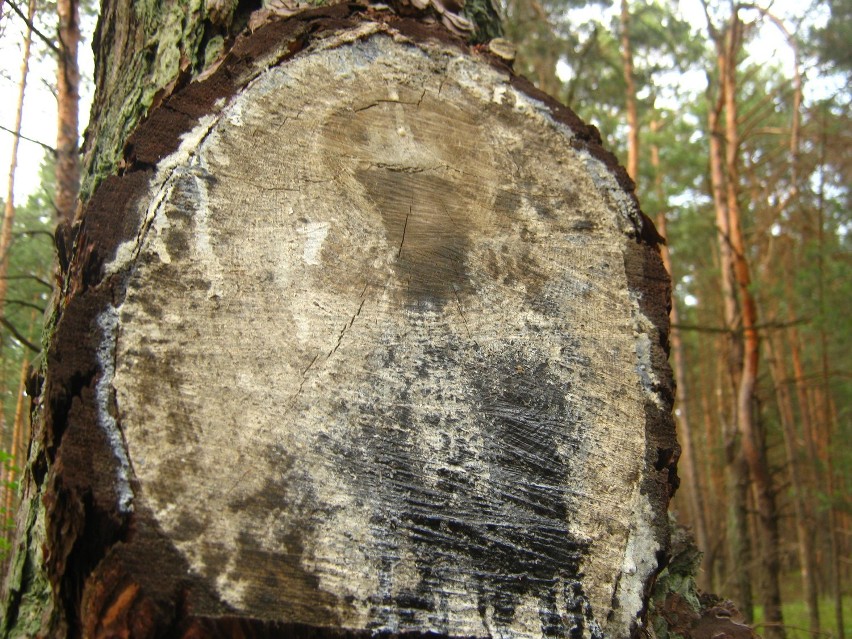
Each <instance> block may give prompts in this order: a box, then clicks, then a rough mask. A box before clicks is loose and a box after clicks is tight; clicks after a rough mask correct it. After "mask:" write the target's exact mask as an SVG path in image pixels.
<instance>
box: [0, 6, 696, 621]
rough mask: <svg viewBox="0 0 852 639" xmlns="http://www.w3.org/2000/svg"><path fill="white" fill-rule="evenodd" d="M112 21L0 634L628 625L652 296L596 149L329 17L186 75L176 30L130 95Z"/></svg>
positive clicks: (663, 382)
mask: <svg viewBox="0 0 852 639" xmlns="http://www.w3.org/2000/svg"><path fill="white" fill-rule="evenodd" d="M135 5H136V8H135V9H134V8H133V5H130V3H126V4H118V3H115V4H113V3H108V4H107V6H105V7H104V12H103V14H102V20H103V21H105V22H102V24H101V27H100V29H99V36H98V42H99V47H100V50H99V56H100V57H99V59H100V61H101V62H103V61H104V60H107V61H109V62H111V63H112V64H111V65H108V66H107V67H104V66H101V67H100V73H101V75H100V76H99V86H98V90H97V94H96V99H95V105H96V107H95V109H96V111H95V115H94V116H93V118H92V120H93V122H95V124H94V127H95V129H94V132H90V134H89V138H88V153H87V158H88V160H87V166H88V167H89V169H88V175H87V176H86V181H87V182H86V183H87V192H88V193H91V196H90V197H89V198H88V201H87V202H86V205H85V209H84V211H83V213H82V216H81V221H80V224H79V226H78V227H76V233H75V235H74V236H73V243H72V244H70V246H71V247H72V250H71V252H70V255H71V259H70V263H69V264H68V265H67V268H66V270H65V272H64V274H63V282H64V286H63V290H62V291H60V293H59V295H58V301H57V306H56V308H55V310H54V315H53V317H54V324H53V325H52V326H51V331H52V332H51V334H52V338H51V340H50V346H49V349H48V353H47V364H46V369H45V380H44V383H43V385H42V387H41V389H40V395H39V397H38V399H37V402H36V404H35V406H36V412H35V415H36V423H35V433H34V436H33V444H32V450H33V453H32V457H31V459H30V464H29V466H28V469H27V473H26V475H25V477H24V504H23V508H22V514H21V518H20V520H19V537H18V539H19V548H18V554H17V557H16V559H15V560H14V561H13V564H12V569H11V575H10V580H9V582H8V587H7V590H8V592H7V596H6V609H5V614H4V620H3V622H4V629H5V630H6V631H9V632H11V633H12V634H15V633H16V632H21V631H24V630H26V631H27V632H28V631H30V630H31V629H33V630H35V632H37V633H39V634H43V635H46V636H66V635H74V636H77V635H82V636H85V637H107V636H124V635H126V634H130V632H131V629H132V633H133V636H140V637H143V636H144V637H147V636H151V637H153V636H161V635H162V634H164V633H169V635H170V636H180V637H196V636H220V635H225V636H232V635H235V634H238V633H243V634H246V635H251V636H257V635H260V636H291V635H302V634H308V633H310V634H311V636H317V637H325V636H329V637H330V636H334V637H367V636H370V635H371V634H372V633H375V632H383V633H389V634H397V633H403V632H410V633H415V634H416V633H421V634H425V633H435V634H436V635H437V636H445V637H463V636H464V637H467V636H473V637H486V636H497V635H501V636H512V637H543V636H554V635H557V636H562V635H571V636H585V637H629V636H636V635H637V634H638V633H640V632H641V631H642V628H643V627H644V625H645V621H646V620H645V615H646V606H647V598H648V593H649V591H650V588H651V586H652V584H653V580H654V578H655V576H656V574H657V573H658V572H659V571H660V570H661V569H662V567H663V565H664V562H665V561H666V558H667V554H668V552H669V537H668V519H667V515H666V507H667V504H668V501H669V498H670V496H671V494H672V492H673V490H674V487H675V486H676V484H677V477H676V473H675V464H676V460H677V457H678V454H679V450H678V447H677V443H676V441H675V438H674V427H673V423H672V420H671V414H670V411H671V404H672V401H673V397H672V393H673V388H672V382H671V374H670V371H669V369H668V365H667V363H666V347H667V331H668V324H667V305H668V295H669V280H668V277H667V275H666V273H665V270H664V268H663V265H662V262H661V259H660V255H659V251H658V249H657V242H658V240H659V236H658V235H657V234H656V231H655V230H654V227H653V224H651V222H650V221H649V220H648V219H647V218H646V217H644V216H643V215H642V213H641V212H640V211H639V209H638V206H637V203H636V201H635V198H634V197H633V195H632V192H631V186H630V184H631V183H630V180H629V178H628V177H627V176H626V174H625V173H624V171H623V169H621V168H620V167H618V165H617V163H616V162H615V161H614V158H613V157H612V156H611V155H610V154H608V153H606V152H605V151H603V150H602V149H601V148H600V146H599V143H600V140H599V138H597V136H596V132H595V130H594V129H593V128H591V127H586V126H585V125H584V124H583V123H582V122H580V121H579V120H578V119H577V117H576V116H575V115H574V114H573V113H572V112H570V111H569V110H568V109H566V108H564V107H562V106H560V105H558V104H557V103H555V102H554V101H552V100H550V99H549V98H547V97H546V96H544V95H543V94H541V93H539V92H537V91H536V90H535V89H534V88H532V86H531V85H530V84H528V83H526V82H525V81H523V80H521V79H519V78H517V77H515V76H513V75H512V74H511V73H510V72H509V70H508V69H507V68H506V67H505V65H504V63H503V62H502V61H501V60H500V59H498V58H495V57H492V56H490V55H489V54H488V49H487V47H479V48H478V49H475V48H471V47H470V46H469V45H468V44H466V43H465V42H464V41H463V40H461V39H459V38H457V37H456V36H454V35H453V34H452V33H450V32H449V31H447V30H446V29H445V28H444V27H442V26H440V25H436V24H427V23H424V22H421V21H418V20H416V19H413V18H410V17H400V16H397V15H395V14H394V13H392V12H389V11H387V10H380V9H367V8H365V7H359V6H356V5H349V4H340V5H335V6H331V7H322V8H319V9H312V10H309V11H304V12H300V13H298V14H297V15H295V16H291V17H289V18H286V19H285V18H279V17H276V16H269V15H268V14H267V15H266V17H265V18H263V16H261V18H257V15H256V14H255V15H254V16H253V18H254V19H252V20H251V24H252V29H253V30H252V32H251V33H249V32H245V33H243V34H242V35H240V36H239V37H238V38H236V40H235V41H234V42H233V44H232V45H227V46H228V47H229V48H228V49H227V51H226V50H225V49H221V50H219V51H218V53H217V52H216V51H215V50H214V51H213V52H212V53H211V51H209V50H208V51H201V50H200V48H199V47H198V46H196V45H197V44H198V43H197V42H196V43H195V44H194V45H192V47H189V48H187V45H186V42H187V41H188V40H191V38H192V37H194V36H192V34H196V35H197V31H198V29H197V28H196V27H197V26H198V25H194V24H193V19H192V17H189V18H187V20H185V21H180V24H179V25H178V26H177V27H176V28H178V29H179V30H181V31H180V33H181V36H180V37H179V38H177V40H176V42H177V43H178V46H179V47H184V49H183V51H184V54H185V55H188V54H187V52H188V51H190V50H191V51H194V54H195V55H196V56H198V57H196V58H195V59H194V60H195V61H193V59H191V58H190V59H187V60H186V61H185V63H180V64H179V65H178V66H177V67H176V69H177V71H176V75H175V76H168V74H166V81H165V84H164V85H163V86H161V87H160V88H159V89H158V90H156V91H150V87H141V88H140V87H138V86H137V87H136V88H135V90H134V89H133V88H132V87H131V85H129V84H127V82H129V81H130V79H131V78H132V77H136V78H139V77H152V76H150V75H148V76H140V75H138V70H137V71H133V69H129V70H128V68H127V66H130V67H132V63H142V62H143V61H140V60H139V57H138V56H135V55H134V53H138V52H134V50H133V49H132V46H131V43H133V42H146V41H147V42H148V44H149V45H150V41H149V40H146V39H145V38H139V39H138V40H137V39H135V38H130V37H128V34H127V33H124V32H122V31H121V29H120V28H119V27H121V25H125V26H126V25H130V27H129V28H138V29H145V28H151V25H150V24H147V23H145V22H144V21H143V22H131V21H123V20H122V16H124V17H126V16H127V15H128V13H127V12H130V11H134V10H142V8H140V7H139V6H138V3H135ZM240 15H241V14H240V7H239V6H238V7H237V10H236V14H235V16H236V17H234V18H233V19H234V20H235V21H236V22H235V24H238V23H239V22H240V20H243V23H245V20H246V19H248V18H249V17H248V16H247V15H242V17H240ZM149 17H150V16H149ZM172 17H173V16H172ZM161 18H162V19H163V20H165V23H166V24H165V25H163V24H161V25H160V28H161V29H166V27H167V26H168V24H170V23H169V22H168V21H169V20H170V18H169V13H168V12H165V13H164V14H163V16H161ZM444 18H445V19H449V18H447V17H446V15H445V16H444ZM146 24H147V26H145V25H146ZM175 24H177V23H175ZM172 26H175V25H172ZM206 28H207V29H208V30H207V36H205V39H206V41H207V42H208V46H212V45H209V42H211V40H210V39H209V35H210V30H214V29H215V25H213V24H212V23H211V24H208V25H207V27H206ZM200 32H201V33H204V32H205V28H201V29H200ZM187 33H189V34H190V35H187ZM159 37H160V38H161V39H160V43H161V45H162V46H163V48H164V50H165V49H168V48H169V47H171V46H172V45H174V44H175V41H174V40H169V44H168V45H165V44H163V43H164V42H166V40H168V37H167V35H166V34H165V33H160V34H159ZM220 44H221V43H220ZM222 46H226V45H222ZM124 47H126V48H124ZM177 59H178V60H180V59H182V56H180V55H179V56H178V57H177ZM145 60H147V62H149V63H150V62H152V61H155V60H156V59H155V58H146V59H145ZM199 60H204V63H202V62H200V61H199ZM122 61H126V62H127V63H128V65H127V66H125V65H123V64H121V63H122ZM211 61H212V64H207V63H210V62H211ZM205 65H206V66H205ZM105 68H106V69H111V71H110V72H111V73H113V77H112V81H113V82H117V83H118V84H107V85H104V84H103V83H105V82H107V79H108V78H107V75H104V73H106V72H105V71H104V69H105ZM181 69H182V70H181ZM202 70H203V72H202ZM134 74H135V75H134ZM157 77H160V78H161V80H162V76H157ZM140 94H141V95H150V96H151V105H150V109H149V112H148V113H147V115H146V116H145V117H144V119H143V118H142V115H141V111H140V110H139V109H138V107H137V106H136V105H134V104H133V99H134V96H137V98H138V96H139V95H140ZM128 122H139V124H137V125H135V127H134V131H133V133H132V135H130V136H129V137H128V138H126V139H123V137H122V136H123V134H122V131H126V130H127V123H128ZM110 140H113V141H116V142H117V143H118V144H119V149H118V150H116V149H114V148H110V144H109V141H110ZM105 167H109V170H108V171H105ZM34 619H35V620H37V621H33V620H34ZM27 624H30V625H27ZM287 633H290V634H287ZM417 636H419V635H417Z"/></svg>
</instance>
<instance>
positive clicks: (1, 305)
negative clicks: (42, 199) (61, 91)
mask: <svg viewBox="0 0 852 639" xmlns="http://www.w3.org/2000/svg"><path fill="white" fill-rule="evenodd" d="M35 8H36V0H30V2H29V8H28V10H27V15H28V18H29V20H30V23H32V20H33V17H34V16H35ZM32 39H33V33H32V30H31V29H30V28H29V27H28V28H27V30H26V31H25V33H24V49H23V52H22V54H21V76H20V80H19V81H18V101H17V103H16V105H15V125H14V133H15V134H14V136H13V137H12V153H11V159H10V161H9V180H8V182H7V187H6V202H5V206H4V209H3V225H2V230H0V316H3V314H4V313H5V307H6V291H7V290H8V279H7V277H8V275H9V250H10V248H11V246H12V229H13V227H14V224H15V173H16V171H17V168H18V143H19V142H20V140H21V138H20V135H21V123H22V121H23V115H24V94H25V93H26V88H27V75H29V70H30V48H31V45H32Z"/></svg>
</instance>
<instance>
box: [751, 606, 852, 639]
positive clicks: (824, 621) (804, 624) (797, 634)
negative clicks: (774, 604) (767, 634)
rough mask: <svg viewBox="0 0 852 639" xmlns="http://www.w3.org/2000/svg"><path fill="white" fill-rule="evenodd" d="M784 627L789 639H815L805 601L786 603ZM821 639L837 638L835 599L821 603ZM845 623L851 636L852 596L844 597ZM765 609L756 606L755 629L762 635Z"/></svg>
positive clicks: (847, 632)
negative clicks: (811, 631)
mask: <svg viewBox="0 0 852 639" xmlns="http://www.w3.org/2000/svg"><path fill="white" fill-rule="evenodd" d="M783 610H784V626H785V627H786V629H787V639H815V638H814V637H813V635H811V633H810V631H809V630H808V609H807V606H805V602H804V600H801V599H800V600H789V601H785V603H784V606H783ZM819 620H820V630H821V632H820V635H819V637H820V639H829V638H831V639H834V638H835V637H837V622H836V620H835V617H834V599H832V598H831V597H823V598H821V599H820V602H819ZM843 621H844V625H845V626H846V628H845V630H846V635H847V636H849V634H850V628H852V595H846V596H844V597H843ZM762 623H763V608H762V607H760V606H755V609H754V627H755V630H757V632H758V633H760V634H762V630H763V629H762V627H761V624H762Z"/></svg>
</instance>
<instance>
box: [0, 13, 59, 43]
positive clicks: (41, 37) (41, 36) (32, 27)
mask: <svg viewBox="0 0 852 639" xmlns="http://www.w3.org/2000/svg"><path fill="white" fill-rule="evenodd" d="M6 4H8V5H9V6H10V7H12V11H14V12H15V13H16V14H18V17H19V18H20V19H21V20H23V21H24V24H26V25H27V28H28V29H30V30H31V31H32V32H33V33H35V34H36V35H37V36H38V38H39V40H41V41H42V42H44V43H45V44H46V45H47V47H48V48H49V49H50V50H51V51H53V52H54V53H55V54H56V55H59V47H57V46H56V43H55V42H54V41H53V40H51V39H50V38H48V37H47V36H46V35H44V34H43V33H42V32H41V31H39V30H38V29H37V28H36V26H35V25H34V24H33V23H32V22H31V21H30V20H29V18H27V16H25V15H24V13H23V12H22V11H21V9H20V8H19V7H18V5H17V4H15V3H14V2H13V0H6Z"/></svg>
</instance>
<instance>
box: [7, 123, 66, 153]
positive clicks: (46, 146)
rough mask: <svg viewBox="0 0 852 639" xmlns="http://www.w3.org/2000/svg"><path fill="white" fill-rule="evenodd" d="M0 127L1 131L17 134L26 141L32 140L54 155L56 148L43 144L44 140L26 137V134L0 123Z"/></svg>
mask: <svg viewBox="0 0 852 639" xmlns="http://www.w3.org/2000/svg"><path fill="white" fill-rule="evenodd" d="M0 129H2V130H3V131H6V132H7V133H11V134H12V135H16V136H18V137H19V138H21V139H22V140H26V141H27V142H32V143H33V144H38V145H39V146H40V147H42V148H44V149H45V150H47V151H49V152H50V154H51V155H53V156H54V157H56V149H54V148H53V147H52V146H50V145H49V144H45V143H44V142H39V141H38V140H33V139H32V138H28V137H27V136H26V135H24V134H23V133H16V132H15V131H13V130H12V129H7V128H6V127H5V126H3V125H2V124H0Z"/></svg>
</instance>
